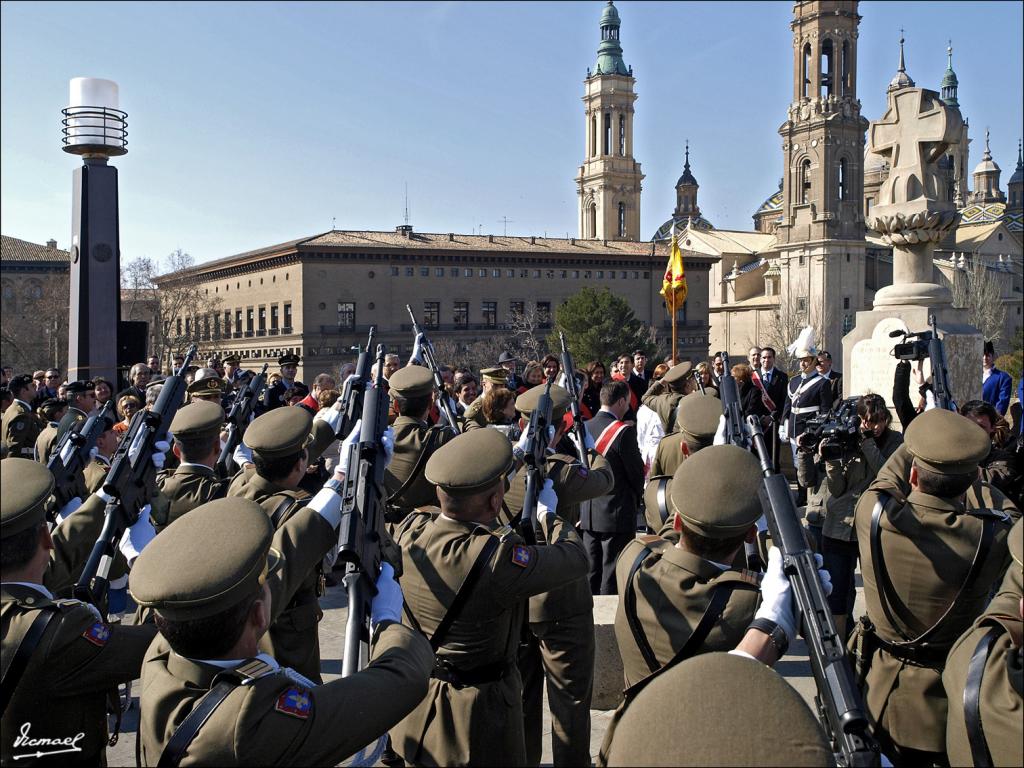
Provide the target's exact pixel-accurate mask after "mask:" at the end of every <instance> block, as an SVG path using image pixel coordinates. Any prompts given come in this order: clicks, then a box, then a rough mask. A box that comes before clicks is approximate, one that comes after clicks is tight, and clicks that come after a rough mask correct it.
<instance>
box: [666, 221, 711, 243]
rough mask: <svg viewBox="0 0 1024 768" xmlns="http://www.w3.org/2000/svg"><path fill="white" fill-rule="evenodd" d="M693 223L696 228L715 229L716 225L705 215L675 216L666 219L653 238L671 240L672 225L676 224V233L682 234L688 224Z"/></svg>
mask: <svg viewBox="0 0 1024 768" xmlns="http://www.w3.org/2000/svg"><path fill="white" fill-rule="evenodd" d="M691 223H692V224H693V228H694V229H714V228H715V227H714V225H713V224H712V223H711V222H710V221H708V220H707V219H705V218H704V217H703V216H674V217H673V218H671V219H669V220H668V221H666V222H665V223H664V224H662V225H661V226H660V227H658V231H657V232H655V233H654V237H652V238H651V240H658V241H660V240H669V241H671V239H672V225H673V224H675V225H676V234H677V235H678V234H681V233H682V231H683V230H684V229H686V227H687V225H688V224H691Z"/></svg>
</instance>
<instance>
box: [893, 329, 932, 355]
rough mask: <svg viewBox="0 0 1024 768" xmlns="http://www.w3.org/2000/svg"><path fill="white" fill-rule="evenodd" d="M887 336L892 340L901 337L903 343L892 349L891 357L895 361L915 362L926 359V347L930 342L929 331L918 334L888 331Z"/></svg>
mask: <svg viewBox="0 0 1024 768" xmlns="http://www.w3.org/2000/svg"><path fill="white" fill-rule="evenodd" d="M889 336H890V337H892V338H896V337H897V336H902V337H903V341H902V342H900V343H899V344H897V345H896V346H895V347H893V348H892V354H893V357H895V358H896V359H897V360H910V361H913V362H917V361H919V360H927V359H928V347H929V344H930V343H931V340H932V332H931V331H919V332H918V333H910V332H908V331H890V332H889Z"/></svg>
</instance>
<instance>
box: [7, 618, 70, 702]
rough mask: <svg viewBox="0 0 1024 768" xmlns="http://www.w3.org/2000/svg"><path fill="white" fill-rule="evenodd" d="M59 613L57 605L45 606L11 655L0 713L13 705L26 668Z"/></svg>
mask: <svg viewBox="0 0 1024 768" xmlns="http://www.w3.org/2000/svg"><path fill="white" fill-rule="evenodd" d="M57 613H58V608H57V606H55V605H52V606H44V607H43V608H41V609H40V610H39V612H38V613H37V614H36V617H35V618H34V619H33V620H32V624H31V625H30V626H29V628H28V632H26V633H25V636H24V637H22V638H21V642H20V643H18V647H17V649H16V650H15V651H14V653H13V654H12V655H11V658H10V661H9V662H8V663H7V664H5V665H4V669H3V675H2V677H0V712H6V711H7V705H8V704H10V703H11V698H12V697H13V696H14V691H15V689H16V688H17V687H18V683H19V681H20V680H21V676H22V675H23V674H25V668H26V667H28V663H29V661H30V660H31V658H32V654H33V653H35V650H36V648H37V647H38V646H39V642H40V641H41V640H42V639H43V634H44V633H45V632H46V628H47V626H49V624H50V621H51V620H52V619H53V617H54V616H56V615H57Z"/></svg>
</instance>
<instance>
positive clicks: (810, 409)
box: [790, 405, 821, 416]
mask: <svg viewBox="0 0 1024 768" xmlns="http://www.w3.org/2000/svg"><path fill="white" fill-rule="evenodd" d="M820 410H821V406H820V405H808V406H805V407H803V408H790V413H794V414H796V415H798V416H799V415H801V414H804V413H817V412H818V411H820Z"/></svg>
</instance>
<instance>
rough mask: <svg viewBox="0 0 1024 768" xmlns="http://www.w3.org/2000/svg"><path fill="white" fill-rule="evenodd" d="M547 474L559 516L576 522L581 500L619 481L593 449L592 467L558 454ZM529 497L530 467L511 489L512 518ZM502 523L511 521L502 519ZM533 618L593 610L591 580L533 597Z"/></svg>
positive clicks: (507, 499)
mask: <svg viewBox="0 0 1024 768" xmlns="http://www.w3.org/2000/svg"><path fill="white" fill-rule="evenodd" d="M547 476H548V478H549V479H550V480H551V481H552V483H553V485H554V489H555V494H556V495H557V496H558V516H559V517H561V518H562V519H563V520H566V521H567V522H569V523H571V524H572V525H575V524H576V522H577V521H578V520H579V519H580V508H579V505H580V503H581V502H584V501H587V500H588V499H596V498H597V497H598V496H604V495H605V494H607V493H609V492H610V491H611V489H612V486H613V485H614V484H615V475H613V474H612V468H611V466H610V465H609V464H608V460H607V459H606V458H605V457H604V456H602V455H601V454H599V453H597V452H596V451H591V454H590V469H589V470H586V469H584V468H583V465H582V464H580V462H579V461H578V460H577V459H576V458H575V457H573V456H569V455H567V454H564V453H556V454H553V455H551V456H549V457H548V460H547ZM525 496H526V468H525V467H524V468H523V469H520V470H519V472H518V473H517V474H516V476H515V477H514V478H512V484H511V486H510V487H509V489H508V491H506V493H505V506H506V507H508V510H509V512H510V513H511V515H512V517H515V516H516V515H518V514H519V513H520V512H522V510H523V500H524V498H525ZM502 522H508V521H507V520H504V519H502ZM529 605H530V619H529V620H530V621H553V620H556V619H564V618H568V617H570V616H575V615H577V614H580V613H586V612H589V611H593V609H594V598H593V596H592V595H591V594H590V583H589V582H588V581H587V578H586V576H581V577H580V578H579V579H576V580H575V581H572V582H569V583H567V584H565V585H563V586H560V587H558V588H557V589H552V590H551V591H550V592H545V593H544V594H542V595H535V596H534V597H531V598H530V604H529Z"/></svg>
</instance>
